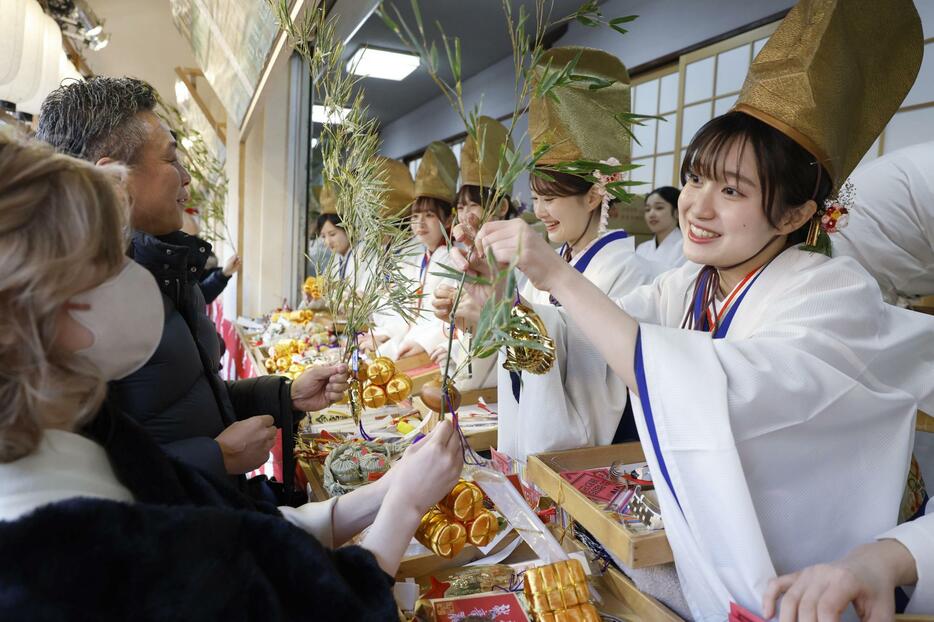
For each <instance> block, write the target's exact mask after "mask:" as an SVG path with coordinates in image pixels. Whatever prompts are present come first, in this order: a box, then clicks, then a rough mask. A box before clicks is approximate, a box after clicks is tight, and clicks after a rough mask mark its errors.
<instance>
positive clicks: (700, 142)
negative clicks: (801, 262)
mask: <svg viewBox="0 0 934 622" xmlns="http://www.w3.org/2000/svg"><path fill="white" fill-rule="evenodd" d="M734 144H737V145H738V146H739V148H740V152H742V150H743V149H745V146H746V145H747V144H748V145H751V146H752V150H753V154H754V157H755V160H756V173H757V174H758V177H759V183H760V184H761V185H762V211H763V212H764V213H765V217H766V219H767V220H768V221H769V224H770V225H772V226H773V227H776V228H777V227H778V226H779V224H780V223H781V222H782V220H783V219H784V218H785V216H786V215H787V214H788V212H790V211H792V210H793V209H794V208H796V207H798V206H799V205H802V204H803V203H805V202H807V201H808V200H810V199H813V200H814V201H815V202H816V203H817V205H818V206H820V205H822V204H823V203H824V201H825V200H826V199H827V197H828V196H829V195H830V192H831V191H832V190H833V183H832V180H831V179H830V175H829V174H828V173H827V170H826V169H825V168H824V167H823V165H821V164H820V163H819V162H817V161H816V160H815V158H814V156H813V155H811V154H810V153H808V151H807V150H806V149H804V147H802V146H800V145H799V144H798V143H796V142H795V141H793V140H792V139H790V138H788V137H787V136H785V135H784V134H782V133H781V132H779V131H778V130H776V129H775V128H773V127H772V126H770V125H767V124H766V123H763V122H762V121H760V120H758V119H756V118H754V117H751V116H749V115H747V114H744V113H742V112H735V111H734V112H728V113H726V114H724V115H721V116H719V117H716V118H714V119H712V120H711V121H708V122H707V123H706V124H704V126H703V127H701V129H700V130H698V132H697V134H695V135H694V138H693V139H692V140H691V144H690V145H689V146H688V149H687V151H686V152H685V154H684V161H682V162H681V184H682V185H684V183H685V181H686V178H687V174H688V173H689V172H690V173H693V174H695V175H702V176H704V177H708V178H713V179H718V180H725V179H727V177H728V176H729V175H730V174H732V173H733V171H730V172H729V173H727V171H726V168H725V167H726V165H727V162H726V154H727V152H728V151H729V149H730V148H731V147H732V146H733V145H734ZM809 226H810V223H809V222H808V223H805V224H804V225H802V226H801V227H799V228H798V229H797V230H796V231H793V232H792V233H790V234H789V235H788V244H789V245H793V244H798V243H800V242H804V241H805V239H806V238H807V233H808V227H809Z"/></svg>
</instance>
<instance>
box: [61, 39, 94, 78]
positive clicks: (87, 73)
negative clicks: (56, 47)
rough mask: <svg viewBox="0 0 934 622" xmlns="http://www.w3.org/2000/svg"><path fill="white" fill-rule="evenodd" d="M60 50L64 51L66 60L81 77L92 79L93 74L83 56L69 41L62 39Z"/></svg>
mask: <svg viewBox="0 0 934 622" xmlns="http://www.w3.org/2000/svg"><path fill="white" fill-rule="evenodd" d="M62 48H64V50H65V56H67V57H68V60H70V61H71V62H72V64H74V66H75V67H76V68H77V69H78V71H80V72H81V75H83V76H84V77H85V78H93V77H94V72H93V71H92V70H91V67H90V66H89V65H88V64H87V62H86V61H85V60H84V56H82V55H81V52H79V51H78V48H76V47H75V44H74V43H72V42H71V39H69V38H68V37H62Z"/></svg>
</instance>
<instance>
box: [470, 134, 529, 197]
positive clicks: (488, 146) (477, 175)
mask: <svg viewBox="0 0 934 622" xmlns="http://www.w3.org/2000/svg"><path fill="white" fill-rule="evenodd" d="M477 139H478V140H479V141H480V144H481V145H482V146H483V158H482V159H481V158H480V148H479V147H478V145H477V141H476V140H474V138H473V136H470V135H468V136H467V140H465V141H464V148H463V149H461V185H463V186H480V187H482V188H490V187H492V186H493V182H494V181H496V174H497V171H499V170H501V169H505V168H506V166H505V160H503V162H502V163H503V166H502V167H500V157H499V154H500V150H501V149H502V148H503V145H507V147H506V149H507V150H509V151H515V149H516V148H515V145H513V143H512V139H511V138H509V130H507V129H506V126H505V125H503V124H502V123H500V122H499V121H497V120H496V119H493V118H491V117H480V118H479V119H477ZM507 140H508V141H509V142H508V144H507V142H506V141H507ZM500 190H501V191H502V192H504V193H505V194H512V186H510V187H509V188H500Z"/></svg>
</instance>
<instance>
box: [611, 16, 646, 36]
mask: <svg viewBox="0 0 934 622" xmlns="http://www.w3.org/2000/svg"><path fill="white" fill-rule="evenodd" d="M637 17H639V16H638V15H627V16H626V17H615V18H613V19H611V20H610V21H609V25H610V28H612V29H613V30H615V31H616V32H618V33H619V34H621V35H624V34H626V33H627V32H629V31H628V30H626V29H625V28H623V27H622V26H620V24H628V23H629V22H631V21H634V20H635V19H636V18H637Z"/></svg>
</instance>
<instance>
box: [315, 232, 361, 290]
mask: <svg viewBox="0 0 934 622" xmlns="http://www.w3.org/2000/svg"><path fill="white" fill-rule="evenodd" d="M318 235H319V236H320V237H321V239H322V240H324V243H325V245H326V246H327V247H328V250H330V251H331V259H330V261H329V264H328V267H327V274H328V277H329V278H331V279H334V280H338V281H342V282H346V283H352V284H353V288H354V290H356V291H360V290H363V289H365V288H366V285H367V282H368V281H369V279H370V278H372V274H371V270H370V269H369V265H368V261H367V260H366V258H364V257H363V256H362V254H361V253H360V252H359V250H358V249H356V248H352V247H351V246H350V240H349V239H348V238H347V232H346V231H344V228H343V226H342V224H341V217H340V216H338V215H337V214H332V213H327V214H321V215H320V216H318Z"/></svg>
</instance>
